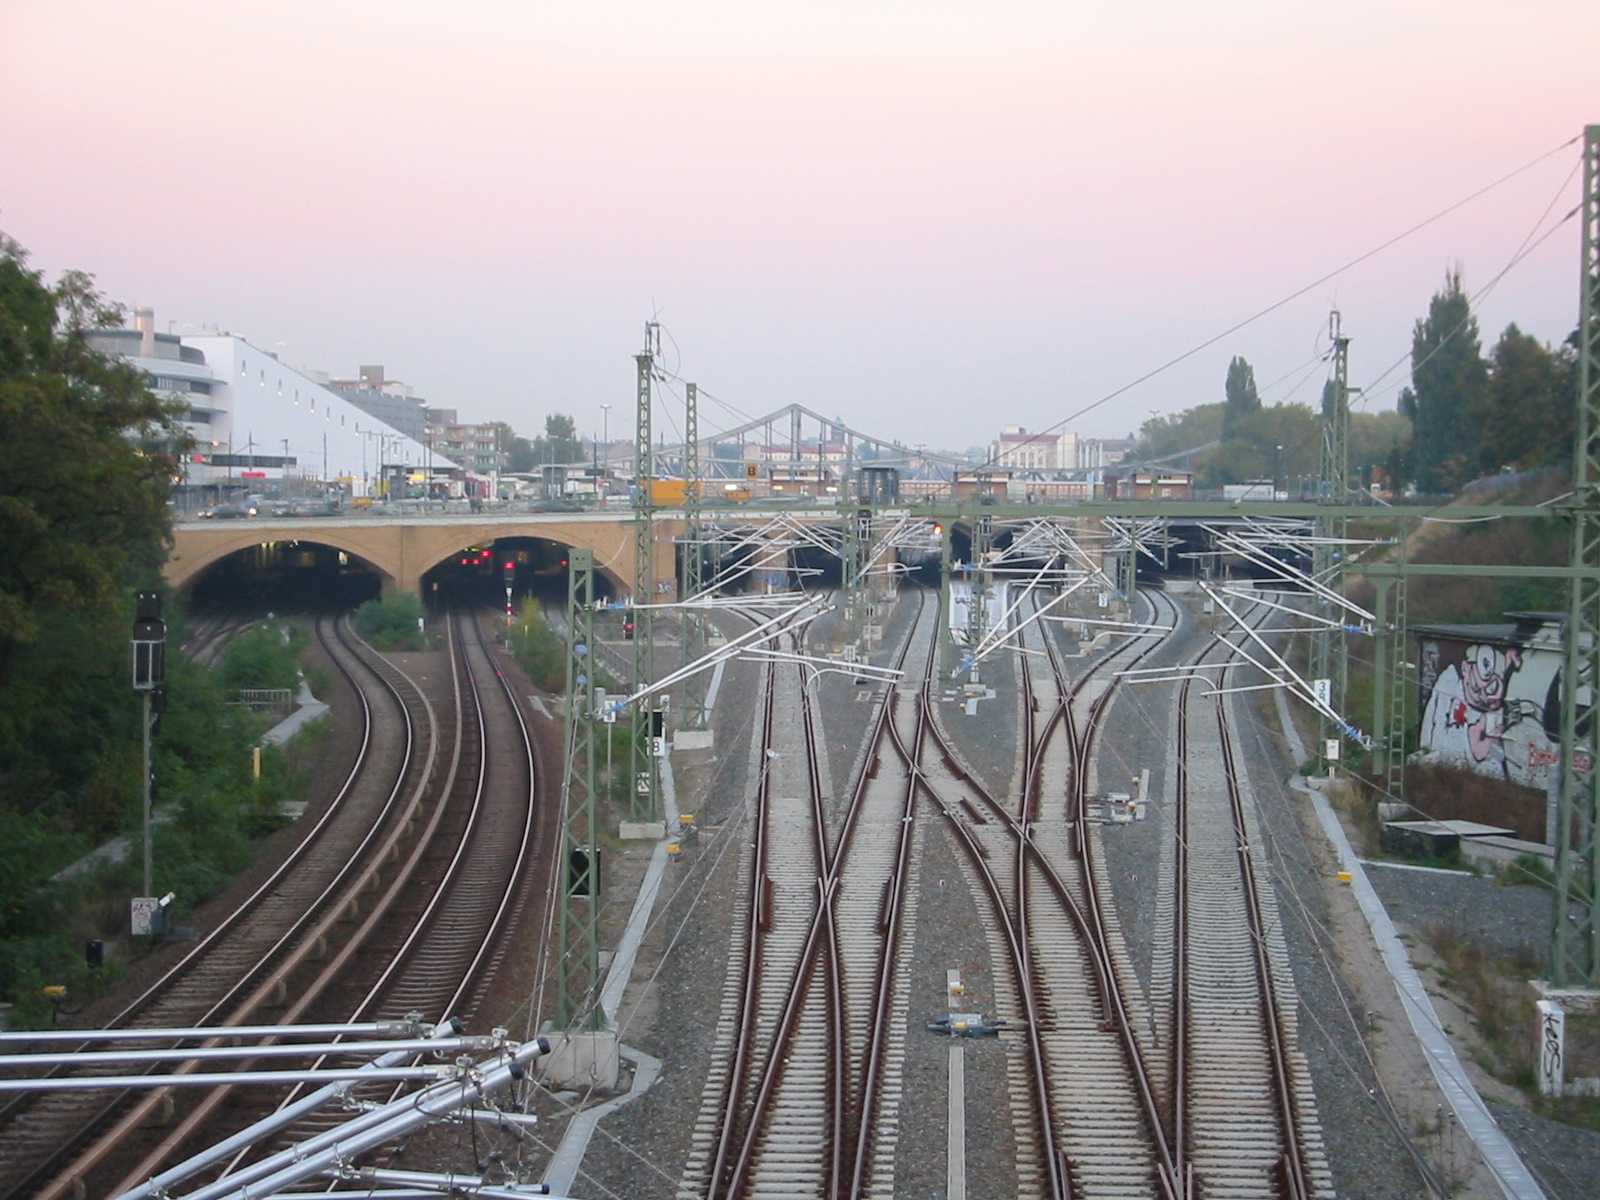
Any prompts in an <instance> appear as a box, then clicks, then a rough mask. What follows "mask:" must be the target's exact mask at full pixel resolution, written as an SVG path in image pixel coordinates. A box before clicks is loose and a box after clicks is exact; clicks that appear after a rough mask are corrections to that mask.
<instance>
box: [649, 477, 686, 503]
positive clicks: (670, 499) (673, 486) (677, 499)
mask: <svg viewBox="0 0 1600 1200" xmlns="http://www.w3.org/2000/svg"><path fill="white" fill-rule="evenodd" d="M689 486H690V485H689V484H688V483H687V482H686V481H685V480H682V479H652V480H651V481H650V503H651V504H659V505H661V506H663V507H665V508H671V507H673V506H675V505H679V504H682V503H683V494H684V492H685V491H686V490H687V489H688V488H689Z"/></svg>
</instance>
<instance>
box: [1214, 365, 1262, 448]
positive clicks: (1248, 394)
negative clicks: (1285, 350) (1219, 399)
mask: <svg viewBox="0 0 1600 1200" xmlns="http://www.w3.org/2000/svg"><path fill="white" fill-rule="evenodd" d="M1223 394H1224V396H1226V399H1225V400H1224V401H1223V404H1222V440H1223V441H1224V442H1226V441H1229V440H1230V439H1232V438H1236V437H1238V436H1239V433H1240V430H1239V422H1240V420H1241V419H1242V418H1244V417H1248V416H1250V415H1251V414H1252V413H1258V412H1260V411H1261V396H1260V395H1259V394H1258V393H1257V392H1256V372H1255V368H1254V367H1252V366H1251V365H1250V364H1249V363H1248V362H1246V361H1245V360H1244V359H1243V358H1241V357H1239V356H1238V355H1234V357H1233V360H1232V361H1231V362H1229V363H1228V378H1227V381H1226V382H1225V383H1224V384H1223Z"/></svg>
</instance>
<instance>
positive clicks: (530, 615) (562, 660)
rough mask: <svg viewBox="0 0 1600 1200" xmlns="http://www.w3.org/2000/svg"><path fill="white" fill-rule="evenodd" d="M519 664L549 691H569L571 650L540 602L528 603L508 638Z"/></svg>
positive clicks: (536, 682)
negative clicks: (545, 616) (549, 621)
mask: <svg viewBox="0 0 1600 1200" xmlns="http://www.w3.org/2000/svg"><path fill="white" fill-rule="evenodd" d="M508 640H509V644H510V647H511V653H512V656H513V657H514V658H515V659H516V660H517V665H518V666H519V667H521V668H522V669H523V670H524V671H526V672H527V674H528V678H529V679H531V680H533V682H534V684H535V685H536V686H538V687H541V688H543V689H544V690H545V691H547V692H556V693H561V692H564V691H566V690H567V647H566V643H565V642H563V641H562V640H561V639H560V638H558V637H557V636H556V634H555V631H554V630H552V629H551V628H550V626H549V624H548V623H547V622H546V621H545V619H544V614H543V613H541V612H540V611H539V606H538V604H537V603H524V604H523V606H522V608H521V610H520V611H519V612H518V613H517V621H516V624H515V625H513V626H512V627H511V636H510V638H509V639H508Z"/></svg>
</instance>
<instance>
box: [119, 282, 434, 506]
mask: <svg viewBox="0 0 1600 1200" xmlns="http://www.w3.org/2000/svg"><path fill="white" fill-rule="evenodd" d="M135 325H136V328H135V329H131V330H129V329H118V330H102V331H98V332H96V333H94V334H92V335H91V336H90V342H91V344H92V345H93V346H94V347H95V348H96V349H98V350H101V351H102V352H104V353H107V354H115V355H120V356H121V357H123V358H125V359H126V360H127V361H128V362H129V363H130V364H131V365H132V366H134V367H137V368H138V369H139V370H141V371H143V372H144V373H145V375H146V377H147V378H148V379H149V380H150V386H151V387H152V389H153V390H155V391H156V392H158V393H160V394H161V395H163V396H165V397H166V398H168V399H172V400H178V401H181V402H182V403H184V404H186V405H187V406H188V414H187V416H186V418H185V419H184V427H185V429H187V431H188V432H189V434H190V436H191V437H192V438H193V439H194V442H195V445H194V449H193V451H192V452H191V453H190V455H189V458H188V461H187V462H185V463H184V467H185V479H184V481H183V482H184V483H185V484H186V485H187V486H188V487H190V488H191V489H194V488H200V489H206V490H208V491H215V492H217V493H224V492H227V491H230V490H232V491H240V490H247V489H254V488H259V489H261V490H267V489H268V488H278V487H284V486H285V485H289V486H290V487H291V488H293V489H300V488H302V487H303V486H304V485H308V484H313V483H314V484H318V485H330V484H340V485H343V486H344V487H345V488H347V489H348V490H349V491H350V493H351V494H352V495H355V496H371V495H374V494H377V493H378V492H380V491H382V490H383V488H382V487H381V485H380V481H381V480H384V479H387V480H389V482H390V484H391V485H394V484H397V483H400V482H403V481H404V479H405V477H406V476H408V475H415V474H419V473H422V474H426V473H428V472H429V471H430V470H431V468H432V467H434V466H439V467H445V466H453V465H454V464H453V463H451V462H450V461H449V460H448V459H446V458H444V457H443V456H441V455H437V454H434V453H432V451H431V450H430V449H429V448H428V447H427V446H425V445H424V444H423V443H421V442H419V441H417V440H415V439H413V438H410V437H407V436H406V435H405V434H403V433H401V432H400V431H399V430H397V429H394V428H392V427H391V426H389V425H387V424H385V423H384V422H382V421H379V420H377V419H376V418H374V417H373V416H371V415H370V414H368V413H366V412H364V411H362V410H361V409H360V408H358V407H356V406H355V405H354V404H351V403H350V402H349V401H347V400H345V399H343V398H342V397H340V396H339V395H338V394H336V393H335V392H333V391H331V390H329V389H328V388H326V387H324V386H322V385H321V384H319V383H316V382H315V381H313V380H312V379H311V378H310V377H309V376H307V375H305V374H304V373H302V372H300V371H296V370H294V369H293V368H291V367H288V366H285V365H284V364H283V363H281V362H279V361H278V360H277V359H276V358H275V357H274V356H273V355H271V354H269V353H267V352H266V351H265V350H261V349H258V348H257V347H255V346H252V345H251V344H250V343H249V342H247V341H245V340H244V339H243V338H241V337H236V336H234V335H232V334H228V333H215V334H209V333H208V334H199V335H188V336H184V337H182V338H179V337H176V336H174V335H172V334H161V333H156V332H155V314H154V313H153V312H152V311H151V310H150V309H148V308H140V309H138V310H136V313H135Z"/></svg>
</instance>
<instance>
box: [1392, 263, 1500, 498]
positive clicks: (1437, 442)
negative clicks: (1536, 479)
mask: <svg viewBox="0 0 1600 1200" xmlns="http://www.w3.org/2000/svg"><path fill="white" fill-rule="evenodd" d="M1488 378H1489V377H1488V366H1487V364H1485V362H1484V361H1483V355H1482V353H1481V347H1480V343H1479V339H1478V321H1477V318H1476V317H1474V316H1473V315H1472V306H1471V304H1470V302H1469V301H1468V299H1467V294H1466V293H1465V292H1464V291H1462V290H1461V273H1460V271H1459V270H1455V271H1451V272H1449V273H1448V274H1447V275H1446V276H1445V282H1444V290H1443V291H1441V292H1438V293H1437V294H1435V296H1434V297H1433V299H1432V301H1431V302H1430V303H1429V305H1428V315H1427V316H1426V317H1424V318H1423V319H1421V320H1419V321H1418V322H1417V324H1416V328H1415V329H1414V330H1413V332H1412V336H1411V386H1410V387H1409V388H1407V389H1405V391H1403V392H1402V393H1401V394H1400V404H1399V409H1400V415H1401V416H1403V417H1406V418H1408V419H1409V420H1410V421H1411V431H1412V433H1411V451H1410V454H1409V458H1408V462H1407V463H1406V464H1405V465H1406V466H1407V467H1408V468H1409V472H1408V473H1409V476H1410V478H1411V480H1412V481H1414V482H1415V483H1416V485H1417V487H1418V488H1419V489H1421V490H1422V491H1424V492H1447V491H1453V490H1454V489H1455V488H1457V487H1459V486H1461V485H1462V484H1463V483H1466V482H1467V481H1468V480H1470V479H1473V478H1475V477H1476V475H1477V474H1478V469H1477V468H1478V462H1479V460H1480V458H1481V453H1480V448H1479V443H1480V440H1481V437H1482V430H1483V426H1484V416H1485V407H1486V404H1487V397H1488Z"/></svg>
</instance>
